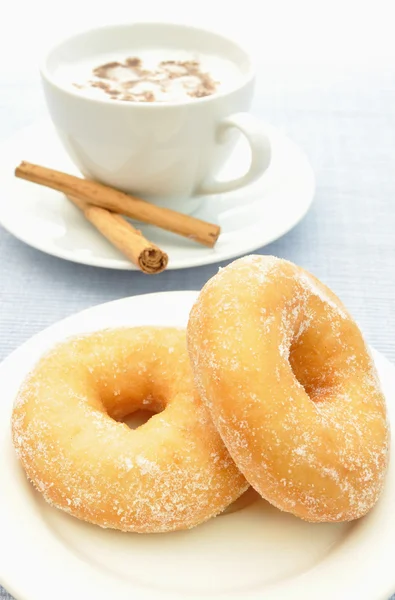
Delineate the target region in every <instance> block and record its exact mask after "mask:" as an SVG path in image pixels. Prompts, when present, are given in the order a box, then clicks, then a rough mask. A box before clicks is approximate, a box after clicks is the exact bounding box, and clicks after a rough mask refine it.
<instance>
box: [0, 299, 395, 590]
mask: <svg viewBox="0 0 395 600" xmlns="http://www.w3.org/2000/svg"><path fill="white" fill-rule="evenodd" d="M195 298H196V292H165V293H159V294H149V295H146V296H136V297H133V298H126V299H124V300H117V301H115V302H110V303H107V304H102V305H100V306H97V307H95V308H92V309H89V310H86V311H84V312H82V313H79V314H77V315H74V316H72V317H70V318H68V319H65V320H64V321H61V322H60V323H58V324H56V325H54V326H52V327H50V328H48V329H46V330H45V331H43V332H42V333H40V334H38V335H36V336H35V337H33V338H32V339H31V340H30V341H28V342H27V343H25V344H24V345H23V346H21V347H20V348H19V350H17V351H15V352H14V353H13V354H12V355H11V356H10V357H9V358H8V359H6V360H5V361H4V362H3V364H2V365H1V366H0V389H1V390H2V399H1V402H0V472H1V484H2V494H1V495H0V531H1V542H2V543H1V546H2V548H1V550H0V553H1V554H2V556H1V559H0V582H1V583H2V584H3V585H4V586H5V587H6V588H7V589H8V591H10V592H11V593H12V594H14V595H15V596H16V597H17V598H18V600H53V599H54V598H56V599H57V600H70V598H73V600H86V599H91V598H95V600H108V599H109V598H113V599H114V600H131V599H132V598H133V600H159V599H161V600H166V599H167V600H170V599H172V600H174V599H175V598H180V600H181V598H182V599H188V600H220V599H222V600H223V599H224V598H227V599H232V598H233V599H234V600H248V599H250V600H258V599H259V600H262V599H263V598H265V600H316V599H317V598H320V600H333V599H334V598H339V599H340V598H344V599H349V600H354V599H356V598H358V600H387V599H388V598H389V596H390V595H391V593H392V592H394V590H395V571H394V568H393V545H394V539H395V510H394V506H395V457H394V455H393V454H394V449H393V450H392V459H391V463H390V469H389V473H388V477H387V483H386V487H385V490H384V493H383V495H382V497H381V499H380V501H379V503H378V504H377V506H376V507H375V508H374V509H373V510H372V511H371V512H370V513H369V515H368V516H367V517H365V518H364V519H361V520H360V521H357V522H354V523H344V524H309V523H305V522H303V521H301V520H299V519H297V518H295V517H293V516H291V515H287V514H285V513H281V512H280V511H278V510H276V509H274V508H272V507H271V506H269V505H268V504H267V503H266V502H264V501H263V500H258V501H256V502H255V503H253V504H251V505H250V506H248V507H246V508H244V509H243V510H240V511H239V512H236V513H232V514H228V515H224V516H221V517H217V518H216V519H211V520H210V521H209V522H207V523H205V524H204V525H201V526H199V527H196V528H194V529H192V530H190V531H185V532H178V533H169V534H151V535H139V534H130V533H129V534H124V533H120V532H117V531H111V530H104V529H100V528H99V527H95V526H94V525H89V524H87V523H83V522H82V521H78V520H77V519H74V518H73V517H71V516H69V515H67V514H65V513H62V512H61V511H58V510H57V509H55V508H52V507H50V506H49V505H48V504H46V503H45V502H44V500H43V499H42V497H41V496H40V495H39V494H38V493H37V492H35V491H34V490H33V488H32V486H31V485H30V484H29V483H28V482H27V480H26V478H25V475H24V473H23V471H22V468H21V467H20V465H19V464H18V462H17V459H16V457H15V454H14V451H13V448H12V444H11V436H10V426H9V423H10V415H11V409H12V404H13V400H14V398H15V395H16V392H17V390H18V388H19V386H20V384H21V381H22V380H23V378H24V377H25V375H26V373H27V371H28V370H29V369H30V368H31V367H32V365H33V364H34V363H35V362H36V360H37V359H38V357H39V356H40V355H41V353H42V352H43V351H45V350H46V349H48V348H49V347H50V346H52V345H53V344H54V343H56V342H58V341H60V340H62V339H63V338H65V337H66V336H69V335H72V334H76V333H81V332H86V331H92V330H95V329H100V328H103V327H113V326H120V325H141V324H152V325H175V326H184V325H185V324H186V322H187V319H188V314H189V311H190V308H191V306H192V303H193V301H194V299H195ZM374 357H375V361H376V364H377V367H378V370H379V374H380V378H381V382H382V385H383V389H384V392H385V394H386V396H387V399H388V401H389V410H390V419H391V421H392V426H393V427H395V404H394V393H395V369H394V367H393V366H392V365H391V364H390V363H389V362H388V361H387V360H386V359H385V358H384V357H383V356H381V355H380V354H378V353H377V352H375V353H374ZM393 448H394V446H393Z"/></svg>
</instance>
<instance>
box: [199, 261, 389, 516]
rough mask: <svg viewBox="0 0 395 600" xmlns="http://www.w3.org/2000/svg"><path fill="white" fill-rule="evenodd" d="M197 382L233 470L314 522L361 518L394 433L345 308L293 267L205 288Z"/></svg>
mask: <svg viewBox="0 0 395 600" xmlns="http://www.w3.org/2000/svg"><path fill="white" fill-rule="evenodd" d="M188 346H189V353H190V357H191V360H192V366H193V371H194V375H195V382H196V383H197V385H198V389H199V391H200V394H201V397H202V399H203V400H204V401H205V402H206V404H207V405H208V406H209V408H210V411H211V415H212V417H213V420H214V423H215V425H216V427H217V429H218V431H219V432H220V434H221V436H222V439H223V440H224V442H225V445H226V446H227V448H228V450H229V452H230V454H231V456H232V458H233V459H234V461H235V463H236V464H237V466H238V467H239V469H240V470H241V471H242V473H243V474H244V475H245V477H246V478H247V480H248V481H249V483H251V485H252V486H253V487H254V488H255V489H256V490H257V491H258V492H259V493H260V494H261V495H262V496H263V497H264V498H265V499H267V500H268V501H269V502H271V503H272V504H273V505H275V506H277V507H278V508H280V509H281V510H284V511H287V512H290V513H293V514H295V515H297V516H298V517H301V518H302V519H305V520H307V521H348V520H352V519H357V518H358V517H361V516H362V515H364V514H365V513H366V512H367V511H368V510H369V509H370V508H371V507H372V506H373V505H374V503H375V502H376V500H377V498H378V496H379V494H380V492H381V489H382V487H383V481H384V475H385V471H386V466H387V460H388V446H389V431H388V426H387V420H386V408H385V401H384V397H383V394H382V392H381V390H380V386H379V383H378V379H377V374H376V370H375V367H374V365H373V362H372V359H371V357H370V354H369V351H368V349H367V347H366V345H365V343H364V340H363V338H362V335H361V333H360V331H359V329H358V327H357V325H356V324H355V322H354V321H353V320H352V318H351V317H350V315H349V314H348V313H347V311H346V310H345V308H344V306H343V305H342V303H341V302H340V300H339V299H338V298H337V297H336V296H335V295H334V294H333V293H332V292H331V291H330V290H329V289H328V288H327V287H326V286H324V285H323V284H322V283H320V282H319V281H318V280H317V279H316V278H315V277H313V276H312V275H310V274H309V273H307V272H306V271H304V270H303V269H301V268H299V267H297V266H296V265H294V264H292V263H290V262H287V261H285V260H279V259H277V258H274V257H270V256H249V257H246V258H243V259H240V260H237V261H235V262H233V263H232V264H231V265H229V266H228V267H226V268H225V269H222V270H221V271H220V272H219V273H218V274H217V275H215V277H213V278H212V279H211V280H210V281H209V282H208V283H207V284H206V285H205V287H204V288H203V290H202V292H201V293H200V296H199V298H198V300H197V302H196V304H195V306H194V308H193V310H192V313H191V315H190V319H189V325H188Z"/></svg>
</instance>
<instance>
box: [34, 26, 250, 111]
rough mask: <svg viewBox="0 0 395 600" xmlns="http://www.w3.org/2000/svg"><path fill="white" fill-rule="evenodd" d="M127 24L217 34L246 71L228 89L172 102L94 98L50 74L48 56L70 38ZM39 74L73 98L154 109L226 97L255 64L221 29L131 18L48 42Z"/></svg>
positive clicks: (245, 79) (246, 80)
mask: <svg viewBox="0 0 395 600" xmlns="http://www.w3.org/2000/svg"><path fill="white" fill-rule="evenodd" d="M130 27H170V28H174V29H179V30H181V29H184V30H189V31H195V32H199V33H203V34H207V35H210V36H213V37H216V38H218V39H220V40H221V41H222V42H225V43H228V44H232V45H233V46H234V47H235V48H237V50H238V51H239V52H240V53H241V54H243V55H244V59H245V60H246V63H247V65H248V66H247V69H246V72H245V73H242V80H241V81H240V82H239V83H238V84H236V85H235V86H234V87H231V88H230V89H227V90H226V91H218V92H215V93H214V94H211V95H209V96H204V97H202V98H194V99H193V101H191V100H185V101H172V102H167V101H166V102H158V101H157V102H155V101H154V102H133V101H132V102H125V101H124V100H116V99H109V98H95V97H92V96H85V95H84V94H81V93H79V92H78V91H77V90H76V91H74V90H73V89H68V88H67V87H66V86H64V85H62V84H61V83H59V82H58V81H57V80H56V77H55V76H54V75H53V73H51V70H50V69H49V68H48V62H49V60H50V59H51V57H52V56H53V54H54V53H55V52H56V51H58V50H59V49H60V48H61V47H62V46H63V45H66V44H70V43H72V42H73V40H76V41H77V40H80V39H82V38H83V37H84V36H86V35H88V34H92V33H100V32H106V31H109V30H111V29H114V30H117V29H118V30H119V29H128V28H130ZM39 70H40V74H41V77H42V79H43V80H45V81H46V82H47V83H49V84H50V85H52V86H53V87H55V88H57V89H58V90H60V91H61V92H62V93H64V94H66V95H69V96H72V97H74V98H78V99H79V100H81V101H87V102H94V103H98V104H107V105H108V104H111V105H116V106H124V107H125V109H127V107H130V106H133V107H134V108H136V107H139V108H140V109H152V108H153V107H155V108H156V109H158V108H159V107H161V108H162V109H166V108H168V107H173V108H174V107H176V106H184V105H185V104H188V105H195V104H201V103H205V102H210V101H212V100H214V99H217V98H220V97H222V98H223V97H226V96H228V95H230V94H232V93H234V92H235V91H237V90H239V89H240V88H242V87H244V86H245V85H247V84H248V83H250V82H251V81H252V80H254V79H255V67H254V64H253V61H252V57H251V55H250V53H249V52H248V51H247V50H246V49H245V48H243V46H242V45H241V44H240V43H239V42H237V41H236V40H234V39H232V38H231V37H228V36H226V35H223V34H221V33H218V32H217V31H215V30H212V29H208V28H206V27H195V26H193V25H186V24H182V23H166V22H164V21H135V22H130V23H118V24H111V25H103V26H100V27H92V28H90V29H84V30H82V31H79V32H77V33H74V34H72V35H68V36H66V37H64V38H62V39H61V40H60V41H59V42H57V43H56V44H53V45H52V46H51V48H50V49H49V50H47V52H46V53H45V55H44V57H43V58H42V59H41V62H40V68H39Z"/></svg>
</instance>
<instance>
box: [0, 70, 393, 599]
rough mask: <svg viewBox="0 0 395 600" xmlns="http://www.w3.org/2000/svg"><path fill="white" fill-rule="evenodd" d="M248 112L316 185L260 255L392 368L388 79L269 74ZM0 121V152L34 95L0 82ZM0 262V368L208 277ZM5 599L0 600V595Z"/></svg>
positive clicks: (3, 247) (4, 237)
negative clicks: (91, 320)
mask: <svg viewBox="0 0 395 600" xmlns="http://www.w3.org/2000/svg"><path fill="white" fill-rule="evenodd" d="M253 110H254V112H255V114H257V115H260V116H262V117H263V118H264V119H265V120H268V121H271V122H273V123H274V124H275V125H278V126H283V127H284V128H285V131H286V132H287V133H288V134H289V135H290V136H291V137H292V138H293V139H294V140H295V141H296V142H298V143H299V144H300V145H301V146H302V147H303V148H304V149H305V150H306V152H307V154H308V156H309V157H310V160H311V162H312V164H313V167H314V169H315V173H316V177H317V193H316V199H315V203H314V205H313V207H312V209H311V211H310V213H309V214H308V215H307V217H306V218H305V219H304V221H303V222H302V223H301V224H300V225H299V226H297V227H296V228H295V229H294V230H293V231H292V232H290V233H289V234H288V235H286V236H285V237H284V238H282V239H280V240H278V241H277V242H275V243H273V244H271V245H270V246H268V247H266V248H264V249H262V250H261V251H260V252H264V253H271V254H275V255H277V256H280V257H284V258H287V259H290V260H292V261H294V262H296V263H298V264H300V265H303V266H304V267H306V268H307V269H309V270H310V271H312V272H313V273H314V274H315V275H317V276H318V277H319V278H321V279H322V280H323V281H324V282H326V283H327V284H328V285H329V286H330V287H331V288H332V289H333V290H334V291H335V292H336V293H337V294H338V295H339V296H340V297H341V298H342V299H343V301H344V302H345V304H346V305H347V307H348V308H349V309H350V311H351V313H352V314H353V315H355V317H356V318H357V320H358V321H359V323H360V325H361V327H362V329H363V331H364V332H365V334H366V337H367V339H368V341H369V342H370V343H371V344H372V345H373V346H375V347H376V348H377V349H378V350H379V351H381V352H383V353H384V354H385V355H386V356H387V357H388V358H390V359H392V360H394V359H395V310H394V306H395V171H394V158H395V79H394V76H393V72H392V71H388V72H386V71H385V70H380V69H378V68H377V69H375V70H374V71H373V70H371V71H370V72H369V70H367V71H365V72H359V71H357V70H346V69H345V70H344V71H341V70H339V69H337V70H336V72H335V71H333V72H325V71H323V70H322V69H317V68H312V69H311V70H310V71H308V70H306V69H304V70H303V72H298V71H297V69H293V70H292V71H290V70H288V71H281V69H278V70H276V72H275V74H274V73H273V74H270V73H269V74H266V78H265V83H264V85H263V83H262V84H259V85H258V88H257V95H256V99H255V103H254V108H253ZM0 111H1V116H0V141H1V140H2V139H5V138H6V137H7V136H8V135H11V134H12V133H14V132H15V131H17V130H18V129H19V128H21V127H23V126H25V125H28V124H29V123H31V122H32V121H33V120H35V119H36V118H38V117H39V116H42V115H44V113H45V108H44V104H43V101H42V98H41V93H40V91H39V88H38V84H36V83H32V84H27V83H26V81H20V82H17V83H14V84H13V85H12V86H11V85H7V82H4V81H3V82H2V83H1V84H0ZM0 193H1V182H0ZM0 253H1V261H0V292H1V296H0V303H1V305H0V308H1V310H0V358H4V357H5V356H6V355H7V354H8V353H10V352H11V351H12V350H13V349H15V348H17V347H18V346H19V345H20V344H21V343H22V342H24V341H25V340H27V339H28V338H29V337H30V336H31V335H33V334H34V333H37V332H39V331H41V330H42V329H43V328H44V327H46V326H48V325H50V324H51V323H54V322H55V321H57V320H59V319H61V318H63V317H66V316H67V315H70V314H72V313H74V312H76V311H79V310H81V309H83V308H87V307H89V306H92V305H94V304H97V303H101V302H105V301H108V300H113V299H116V298H122V297H124V296H128V295H134V294H143V293H147V292H154V291H160V290H180V289H199V288H200V287H201V286H202V285H203V284H204V282H205V281H206V280H207V279H208V278H209V277H210V276H211V275H213V274H214V273H215V272H216V271H217V269H218V266H217V265H212V266H207V267H202V268H196V269H191V270H185V271H174V272H172V271H168V272H165V273H162V274H161V275H159V276H156V277H148V276H144V275H142V274H140V273H131V272H120V271H109V270H103V269H95V268H90V267H86V266H82V265H77V264H73V263H68V262H64V261H61V260H59V259H56V258H53V257H51V256H47V255H45V254H42V253H40V252H38V251H36V250H33V249H31V248H29V247H28V246H25V245H24V244H22V243H21V242H19V241H17V240H16V239H14V238H13V237H12V236H11V235H9V234H8V233H7V232H6V231H4V230H2V229H0ZM0 536H1V532H0ZM21 576H23V574H22V573H21ZM5 598H7V599H9V598H10V596H8V595H7V594H6V592H5V591H3V590H2V589H1V588H0V599H5ZM393 598H394V599H395V596H394V597H393ZM352 600H357V599H356V598H355V599H354V598H353V599H352ZM374 600H376V599H374Z"/></svg>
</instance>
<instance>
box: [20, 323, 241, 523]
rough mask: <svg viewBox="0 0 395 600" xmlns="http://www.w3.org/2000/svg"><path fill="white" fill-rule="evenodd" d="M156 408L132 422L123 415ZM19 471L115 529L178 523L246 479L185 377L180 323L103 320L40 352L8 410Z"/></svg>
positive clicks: (49, 495) (227, 496)
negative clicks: (102, 325)
mask: <svg viewBox="0 0 395 600" xmlns="http://www.w3.org/2000/svg"><path fill="white" fill-rule="evenodd" d="M139 408H144V409H148V410H151V411H154V412H156V413H158V414H156V415H154V416H153V417H152V418H151V419H149V420H148V421H147V423H145V424H144V425H142V426H141V427H139V428H137V429H135V430H131V429H130V428H129V427H128V426H127V425H126V424H125V423H123V422H120V419H122V418H124V417H125V415H128V414H130V413H132V412H133V411H135V410H137V409H139ZM12 431H13V441H14V445H15V448H16V450H17V453H18V455H19V457H20V460H21V461H22V464H23V466H24V468H25V471H26V473H27V475H28V477H29V479H31V481H32V482H33V484H34V485H35V487H36V488H37V489H38V490H39V491H40V492H41V493H42V494H43V496H44V498H45V499H46V500H47V501H48V502H50V503H51V504H53V505H55V506H57V507H58V508H61V509H63V510H65V511H67V512H68V513H70V514H72V515H74V516H75V517H78V518H79V519H83V520H84V521H89V522H91V523H96V524H98V525H101V526H102V527H112V528H114V529H121V530H123V531H136V532H162V531H173V530H177V529H186V528H190V527H193V526H194V525H197V524H199V523H201V522H203V521H205V520H206V519H208V518H210V517H212V516H215V515H217V514H218V513H220V512H221V511H222V510H223V509H224V508H226V507H227V506H228V505H229V504H230V503H231V502H232V501H234V500H235V499H236V498H238V497H239V496H240V495H241V494H242V493H243V492H244V491H245V490H246V489H247V487H248V484H247V483H246V481H245V479H244V477H243V476H242V475H241V474H240V473H239V471H238V469H237V468H236V466H235V464H234V463H233V461H232V459H231V458H230V456H229V454H228V452H227V450H226V448H225V446H224V445H223V443H222V441H221V438H220V436H219V434H218V433H217V431H216V430H215V428H214V425H213V423H212V421H211V418H210V414H209V411H208V410H207V408H206V407H205V406H204V404H202V402H201V401H200V399H199V397H198V396H197V394H196V393H195V392H194V388H193V385H192V374H191V370H190V364H189V358H188V353H187V350H186V337H185V331H182V330H179V329H170V328H150V327H144V328H129V329H126V328H125V329H115V330H106V331H101V332H98V333H94V334H90V335H86V336H83V337H79V338H75V339H71V340H69V341H67V342H65V343H63V344H61V345H59V346H58V347H56V348H55V349H54V350H53V351H51V352H50V353H49V354H48V355H46V356H45V357H44V358H42V359H41V361H40V362H39V363H38V365H37V366H36V367H35V368H34V370H33V371H32V373H31V374H30V375H29V376H28V378H27V380H26V381H25V383H24V384H23V386H22V388H21V390H20V392H19V395H18V397H17V400H16V404H15V408H14V411H13V416H12Z"/></svg>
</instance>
